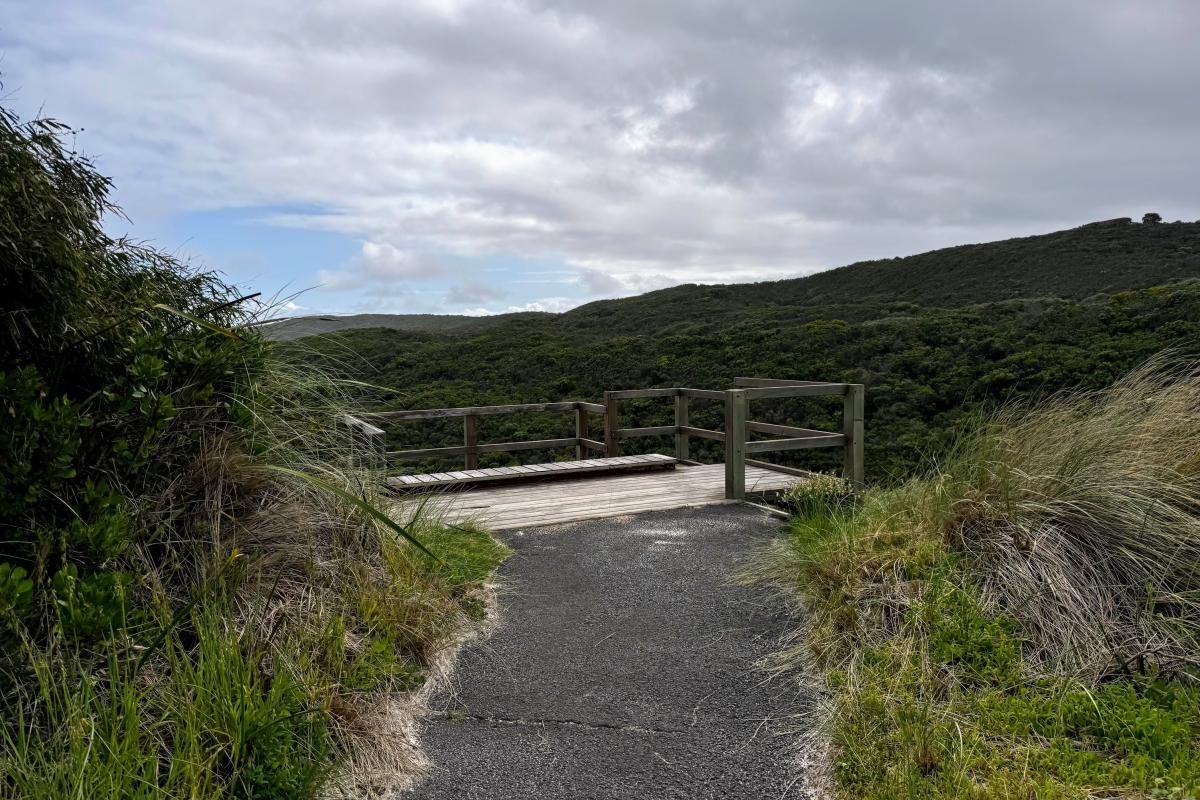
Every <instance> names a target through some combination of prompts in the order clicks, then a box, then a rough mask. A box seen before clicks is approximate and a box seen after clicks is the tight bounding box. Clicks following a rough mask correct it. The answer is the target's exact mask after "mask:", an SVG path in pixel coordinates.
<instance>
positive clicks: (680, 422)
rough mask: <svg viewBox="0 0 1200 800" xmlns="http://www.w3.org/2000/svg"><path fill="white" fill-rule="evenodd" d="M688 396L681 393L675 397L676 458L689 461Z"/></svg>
mask: <svg viewBox="0 0 1200 800" xmlns="http://www.w3.org/2000/svg"><path fill="white" fill-rule="evenodd" d="M688 400H689V398H688V396H687V395H686V394H684V393H683V392H682V391H680V393H679V394H677V395H675V458H677V459H678V460H680V461H687V460H688V435H687V434H686V433H684V430H683V429H684V427H685V426H686V425H687V424H688Z"/></svg>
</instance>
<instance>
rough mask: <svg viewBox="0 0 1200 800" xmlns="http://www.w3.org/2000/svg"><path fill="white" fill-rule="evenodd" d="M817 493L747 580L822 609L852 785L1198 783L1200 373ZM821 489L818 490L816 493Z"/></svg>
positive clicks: (798, 646) (1048, 794) (1003, 422)
mask: <svg viewBox="0 0 1200 800" xmlns="http://www.w3.org/2000/svg"><path fill="white" fill-rule="evenodd" d="M819 494H820V492H810V493H809V495H806V496H805V504H804V506H803V507H802V509H801V511H800V513H799V514H798V515H797V516H796V517H795V518H794V520H793V523H792V528H791V536H790V538H789V539H788V541H787V542H786V543H782V544H781V545H780V546H779V547H778V548H777V549H776V550H774V551H773V552H771V553H770V554H769V555H768V556H767V557H766V558H765V560H764V561H762V562H761V563H759V564H758V565H757V566H756V568H755V569H754V570H752V571H751V573H750V576H751V577H752V578H753V579H757V580H764V579H765V580H769V581H772V582H775V583H777V584H779V585H782V586H786V587H788V588H789V589H790V590H792V591H794V592H795V593H796V594H797V595H798V596H800V597H801V598H802V600H803V605H804V608H805V611H806V613H807V614H808V615H809V617H808V621H807V623H806V625H805V627H804V629H803V630H801V631H798V632H797V634H796V637H795V641H794V642H793V645H792V646H791V647H790V648H789V649H787V650H785V651H784V652H782V653H780V654H779V655H778V657H777V658H776V659H775V661H774V663H773V666H774V667H776V668H778V669H780V670H787V669H791V668H794V667H797V666H799V665H801V664H805V663H815V666H816V668H817V670H818V671H819V672H820V674H821V675H822V676H823V678H824V685H825V687H826V688H827V690H828V696H829V712H830V716H829V732H830V734H831V738H832V742H833V745H834V756H833V762H832V764H833V777H834V778H835V779H836V785H837V791H838V793H839V794H840V795H841V796H843V797H854V798H858V797H873V798H912V797H928V798H951V797H953V798H960V797H979V798H993V797H994V798H1007V797H1039V798H1058V797H1062V798H1082V797H1088V796H1106V797H1109V796H1135V797H1136V796H1142V797H1164V798H1166V797H1177V798H1183V797H1194V796H1200V682H1198V681H1197V678H1198V677H1200V669H1198V667H1200V665H1198V664H1197V662H1196V660H1195V657H1194V654H1195V653H1196V652H1197V649H1198V648H1197V645H1198V644H1200V636H1198V633H1200V627H1198V626H1200V511H1198V510H1200V372H1195V371H1192V370H1190V369H1185V368H1182V367H1179V366H1172V365H1170V364H1165V365H1164V364H1161V363H1159V364H1151V365H1150V366H1149V367H1147V368H1146V369H1143V370H1141V371H1138V372H1135V373H1134V374H1132V375H1130V376H1129V377H1127V378H1125V379H1124V380H1122V381H1120V382H1119V383H1118V384H1117V385H1115V386H1114V387H1113V388H1111V389H1109V390H1106V391H1104V392H1101V393H1097V394H1089V395H1076V396H1064V397H1060V398H1057V399H1055V400H1053V401H1051V402H1049V403H1047V404H1044V405H1043V406H1041V407H1040V408H1038V409H1036V410H1034V411H1032V412H1025V413H1020V412H1018V411H1016V410H1014V411H1011V412H1006V413H1002V414H1001V415H999V417H998V418H997V419H996V421H995V422H994V424H992V425H991V426H988V427H987V428H985V429H984V430H982V431H980V432H979V433H977V434H975V435H973V436H970V437H967V438H966V439H964V440H963V442H962V443H961V445H960V446H959V447H958V448H957V449H956V450H955V451H954V452H953V453H952V454H951V455H950V456H949V457H948V458H947V459H946V460H945V461H944V462H943V463H942V464H940V465H939V467H938V469H937V471H936V474H935V475H933V476H931V477H930V478H928V479H925V480H913V481H910V482H908V483H905V484H903V485H901V486H899V487H897V488H893V489H876V490H871V491H869V492H868V493H867V494H866V495H865V496H863V497H862V498H861V499H860V500H859V501H858V502H857V503H856V504H853V505H848V504H846V503H845V502H844V498H843V496H842V495H841V494H840V493H837V492H836V491H835V492H834V493H833V494H832V495H830V499H829V502H824V503H823V502H822V501H821V500H820V498H819V497H817V496H816V495H819ZM810 495H811V496H810Z"/></svg>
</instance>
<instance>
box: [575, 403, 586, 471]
mask: <svg viewBox="0 0 1200 800" xmlns="http://www.w3.org/2000/svg"><path fill="white" fill-rule="evenodd" d="M587 438H588V412H587V409H586V408H584V407H583V406H579V405H577V406H575V458H576V460H578V461H583V460H584V459H585V458H587V448H586V447H584V446H583V440H584V439H587Z"/></svg>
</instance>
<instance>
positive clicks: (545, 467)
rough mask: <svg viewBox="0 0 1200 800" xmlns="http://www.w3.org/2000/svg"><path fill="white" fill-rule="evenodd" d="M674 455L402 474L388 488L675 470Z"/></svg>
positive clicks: (431, 487) (415, 488)
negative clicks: (598, 473)
mask: <svg viewBox="0 0 1200 800" xmlns="http://www.w3.org/2000/svg"><path fill="white" fill-rule="evenodd" d="M674 468H675V459H674V458H673V457H672V456H665V455H660V454H658V453H647V454H644V455H637V456H620V457H617V458H599V459H588V460H583V461H560V462H555V463H553V464H528V465H524V466H516V467H496V468H494V469H487V470H470V471H457V472H434V473H429V474H423V475H399V476H396V477H392V478H388V479H387V485H388V487H389V488H390V489H393V490H396V491H413V490H418V491H425V490H428V489H437V488H452V487H457V486H464V485H473V484H478V483H495V482H497V481H514V480H538V479H545V478H560V477H566V476H569V475H586V474H591V473H597V472H629V471H640V470H651V469H674Z"/></svg>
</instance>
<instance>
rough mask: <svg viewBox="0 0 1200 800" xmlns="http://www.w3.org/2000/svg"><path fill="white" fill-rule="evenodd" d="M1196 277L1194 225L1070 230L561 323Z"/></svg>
mask: <svg viewBox="0 0 1200 800" xmlns="http://www.w3.org/2000/svg"><path fill="white" fill-rule="evenodd" d="M1197 277H1200V222H1176V223H1159V224H1140V223H1134V222H1132V221H1131V220H1130V219H1129V218H1121V219H1115V220H1108V221H1104V222H1094V223H1091V224H1088V225H1083V226H1081V227H1078V228H1071V229H1069V230H1064V231H1056V232H1054V233H1048V234H1043V235H1040V236H1027V237H1022V238H1016V239H1007V240H1004V241H998V242H987V243H984V244H967V245H960V246H957V247H948V248H944V249H941V250H932V251H930V252H928V253H921V254H919V255H913V256H906V257H903V258H889V259H880V260H876V261H860V262H858V263H855V264H850V265H848V266H845V267H840V268H838V269H832V270H829V271H827V272H819V273H817V274H815V275H810V276H807V277H804V278H792V279H788V280H780V281H764V282H761V283H751V284H730V285H720V286H698V285H695V284H688V285H684V286H676V287H673V288H670V289H662V290H660V291H656V292H650V293H648V294H644V295H640V296H637V297H629V298H622V299H618V300H602V301H599V302H595V303H589V304H587V305H584V306H580V307H579V308H576V309H574V310H572V311H568V312H566V313H565V314H562V315H560V316H559V317H558V319H557V320H556V321H557V322H558V323H559V324H560V325H562V326H565V327H570V328H572V329H574V330H575V331H577V332H584V331H590V332H603V331H608V330H612V329H614V328H615V329H619V330H621V331H623V332H627V333H644V332H649V331H651V330H657V331H663V332H688V331H691V332H701V331H707V330H713V329H718V328H721V327H724V326H726V325H727V324H728V323H729V322H730V321H731V320H733V319H736V318H737V317H738V316H739V315H740V314H741V313H742V312H744V311H746V310H748V309H757V310H760V311H766V312H772V311H774V312H777V317H778V318H779V319H781V320H783V319H791V320H793V321H794V320H796V319H802V320H811V319H822V318H823V319H830V318H836V319H844V320H848V321H859V320H866V319H873V318H876V317H880V316H885V315H888V314H893V313H901V314H903V313H908V312H911V310H912V308H911V306H912V305H916V306H920V307H923V308H958V307H963V306H970V305H977V304H979V303H989V302H996V301H1000V300H1011V299H1014V298H1021V297H1063V298H1069V299H1076V300H1081V299H1084V298H1086V297H1089V296H1091V295H1095V294H1107V293H1112V292H1117V291H1123V290H1126V289H1138V288H1144V287H1147V286H1157V285H1161V284H1167V283H1171V282H1174V281H1178V280H1184V279H1187V278H1197Z"/></svg>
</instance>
